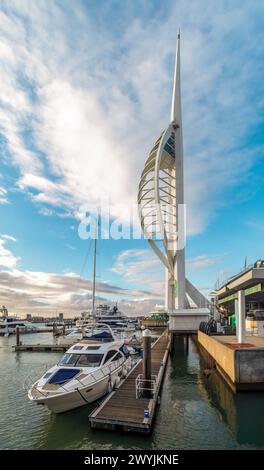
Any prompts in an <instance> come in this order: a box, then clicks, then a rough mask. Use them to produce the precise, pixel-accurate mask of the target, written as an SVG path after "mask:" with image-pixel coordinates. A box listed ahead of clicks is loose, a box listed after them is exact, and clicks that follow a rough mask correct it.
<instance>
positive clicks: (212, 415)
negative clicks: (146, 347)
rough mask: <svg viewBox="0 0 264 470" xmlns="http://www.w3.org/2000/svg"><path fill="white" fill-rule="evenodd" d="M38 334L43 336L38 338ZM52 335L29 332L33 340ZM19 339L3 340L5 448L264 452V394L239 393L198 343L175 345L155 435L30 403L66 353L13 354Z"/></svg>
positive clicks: (0, 436) (0, 408) (0, 370)
mask: <svg viewBox="0 0 264 470" xmlns="http://www.w3.org/2000/svg"><path fill="white" fill-rule="evenodd" d="M36 336H37V337H36ZM51 338H52V335H51V334H50V333H43V334H38V335H23V337H22V341H23V342H28V343H34V342H35V343H36V342H44V343H49V342H51ZM14 342H15V338H14V337H9V338H4V337H0V376H1V382H0V449H106V450H108V449H176V450H177V449H264V420H263V416H264V393H250V394H249V393H244V394H237V395H234V394H233V393H232V392H231V391H230V390H229V388H228V387H227V385H226V384H225V383H224V382H223V380H222V379H221V378H220V377H219V376H218V375H217V373H216V372H215V371H213V372H212V373H211V374H210V375H209V377H206V376H205V375H204V374H203V369H204V367H205V365H204V363H203V360H202V358H201V356H200V354H199V352H198V350H197V347H196V345H195V343H193V341H190V342H189V350H188V351H186V347H185V344H184V341H183V339H179V340H178V341H177V343H176V347H175V350H174V355H173V357H172V358H170V360H169V363H168V367H167V372H166V377H165V380H164V385H163V390H162V399H161V405H160V407H159V409H158V413H157V417H156V421H155V427H154V430H153V433H152V434H151V435H150V436H149V437H146V436H140V435H129V434H121V433H118V432H114V433H113V432H110V431H97V432H96V431H92V430H91V429H90V428H89V423H88V414H89V412H90V411H91V410H92V409H93V406H87V407H82V408H79V409H77V410H73V411H71V412H68V413H64V414H62V415H53V414H51V413H50V412H49V411H48V410H47V409H46V408H45V407H42V406H37V405H35V404H33V403H31V402H29V400H28V399H27V390H26V389H27V385H28V384H27V382H29V383H30V378H29V376H31V377H32V379H36V378H38V377H39V376H40V375H41V374H42V373H43V372H44V368H45V367H49V366H51V365H53V364H54V363H55V362H57V360H58V359H59V357H61V353H51V352H36V353H32V352H23V353H14V352H13V351H12V348H11V347H12V344H14Z"/></svg>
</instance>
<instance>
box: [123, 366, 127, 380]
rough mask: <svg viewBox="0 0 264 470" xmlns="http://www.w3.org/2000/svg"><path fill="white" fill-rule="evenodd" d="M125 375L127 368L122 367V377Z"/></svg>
mask: <svg viewBox="0 0 264 470" xmlns="http://www.w3.org/2000/svg"><path fill="white" fill-rule="evenodd" d="M126 376H127V368H126V367H123V369H122V377H123V378H125V377H126Z"/></svg>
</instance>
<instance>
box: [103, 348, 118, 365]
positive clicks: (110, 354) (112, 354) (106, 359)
mask: <svg viewBox="0 0 264 470" xmlns="http://www.w3.org/2000/svg"><path fill="white" fill-rule="evenodd" d="M116 353H117V351H116V350H113V349H112V350H111V351H108V353H107V355H106V356H105V360H104V364H106V363H107V362H108V361H110V359H112V357H113V356H115V355H116Z"/></svg>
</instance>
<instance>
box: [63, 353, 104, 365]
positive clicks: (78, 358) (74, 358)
mask: <svg viewBox="0 0 264 470" xmlns="http://www.w3.org/2000/svg"><path fill="white" fill-rule="evenodd" d="M102 358H103V354H69V353H66V354H64V356H63V357H62V359H61V360H60V362H59V366H69V367H73V366H78V367H99V366H100V364H101V361H102Z"/></svg>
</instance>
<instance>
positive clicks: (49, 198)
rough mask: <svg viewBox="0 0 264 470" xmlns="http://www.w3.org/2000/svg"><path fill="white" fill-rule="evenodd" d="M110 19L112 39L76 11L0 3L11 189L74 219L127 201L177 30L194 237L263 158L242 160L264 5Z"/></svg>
mask: <svg viewBox="0 0 264 470" xmlns="http://www.w3.org/2000/svg"><path fill="white" fill-rule="evenodd" d="M110 5H112V4H111V2H110V4H109V8H110ZM120 8H121V10H122V12H123V16H122V15H120V21H119V23H118V25H119V29H118V33H117V32H116V30H115V22H114V21H112V22H110V23H111V25H112V27H109V28H105V23H104V21H105V22H106V21H107V23H108V24H109V22H108V18H106V17H103V16H104V15H103V14H104V11H102V12H101V13H102V14H98V18H95V17H93V18H90V17H89V16H88V15H89V9H83V8H82V5H81V3H77V5H76V4H75V2H74V3H73V2H65V3H64V5H63V7H62V6H61V4H60V3H59V2H55V1H54V2H52V3H50V4H49V6H48V8H47V5H46V3H45V2H35V1H24V2H20V1H15V0H13V1H12V2H11V3H9V2H4V5H3V11H2V12H1V14H0V28H1V30H2V35H3V42H2V45H1V48H0V60H1V61H2V63H3V64H4V67H3V72H2V73H1V78H0V80H1V99H2V100H3V101H4V103H3V107H2V110H1V115H0V119H1V127H2V132H3V134H4V136H5V138H6V141H7V145H8V149H9V152H10V154H11V157H12V160H13V163H14V164H15V165H17V166H18V167H19V169H20V171H21V179H20V188H21V189H23V190H24V191H25V190H27V191H29V192H30V194H31V197H32V199H33V200H34V201H35V202H36V203H38V204H40V205H42V204H49V205H51V206H57V207H64V208H66V210H70V211H73V212H76V213H77V210H78V207H79V205H80V204H83V203H85V202H86V201H89V202H91V203H96V202H98V200H100V198H101V196H102V194H104V195H105V196H106V197H108V196H109V198H111V201H112V203H113V204H114V205H115V204H118V203H119V202H120V201H122V202H124V203H126V204H130V203H131V202H132V201H135V197H136V187H137V181H138V177H139V173H140V169H141V168H142V166H143V163H144V160H145V157H146V153H147V151H148V150H149V149H150V148H151V145H152V143H153V141H154V140H155V138H156V137H157V135H158V134H159V133H160V131H161V130H162V129H163V128H164V126H166V124H167V120H168V116H169V100H170V91H171V82H172V65H170V66H168V64H171V59H172V55H173V53H174V42H175V36H176V31H177V27H178V25H179V24H181V27H182V31H183V34H182V88H183V117H184V144H185V156H186V161H185V177H186V191H185V192H186V199H187V204H188V208H187V217H188V230H189V233H199V232H201V231H202V230H204V228H205V227H206V225H207V224H208V221H209V220H210V217H211V216H212V215H213V214H214V212H215V209H216V208H217V207H220V206H221V205H224V204H227V203H228V198H229V190H230V188H233V187H235V186H236V185H237V184H238V182H241V181H242V180H243V179H245V178H246V176H247V174H248V171H249V169H250V167H251V166H252V165H253V163H254V158H255V156H256V154H257V152H258V153H260V154H261V152H262V153H263V149H261V148H259V149H252V150H251V151H248V150H246V149H245V143H246V141H247V138H248V136H249V135H250V132H253V131H254V126H256V125H257V124H258V122H259V120H260V112H261V109H262V107H263V98H261V96H263V93H261V85H259V83H260V84H261V83H262V74H263V63H262V62H263V61H261V57H262V55H263V40H262V37H261V35H262V32H261V28H258V27H257V21H258V18H261V17H262V16H263V5H261V2H260V3H259V5H258V6H255V8H254V9H252V6H251V2H250V1H246V2H243V6H241V3H240V2H233V3H232V5H231V6H229V8H228V9H227V8H226V4H225V2H218V3H217V7H216V6H215V4H214V3H208V1H205V0H204V1H202V0H201V1H200V2H199V3H197V2H196V3H195V2H191V3H190V2H183V1H179V2H177V3H175V2H169V3H168V4H166V13H165V10H163V7H162V6H161V7H160V9H157V10H156V12H155V14H154V15H151V12H149V15H148V20H147V21H146V18H145V14H147V12H148V9H146V10H144V12H145V14H144V15H143V14H142V17H140V16H139V15H138V12H137V11H136V10H137V8H136V5H135V9H133V7H131V8H130V9H129V11H128V13H127V12H126V13H125V11H123V9H124V10H126V9H127V6H126V5H124V6H122V5H121V6H120ZM104 9H105V6H104ZM164 9H165V7H164ZM110 10H111V14H113V12H112V8H110ZM100 11H101V10H100ZM113 11H114V10H113ZM140 11H141V10H140ZM108 13H109V12H108ZM109 14H110V13H109ZM127 15H128V16H127ZM129 15H131V16H129ZM101 17H103V19H101ZM153 44H155V47H153ZM54 45H56V47H54ZM76 45H78V48H77V49H76ZM14 50H15V51H16V53H15V54H14ZM245 58H246V60H245ZM21 76H22V77H24V80H23V82H21V80H20V81H19V78H20V77H21ZM25 82H27V83H28V85H27V86H26V85H25ZM25 132H26V135H27V136H28V135H30V142H28V140H27V139H25V138H24V133H25ZM38 151H40V153H38ZM238 162H239V164H238ZM50 175H52V177H51V176H50ZM54 178H55V180H54ZM2 199H3V197H2ZM4 199H5V198H4ZM0 202H1V193H0Z"/></svg>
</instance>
